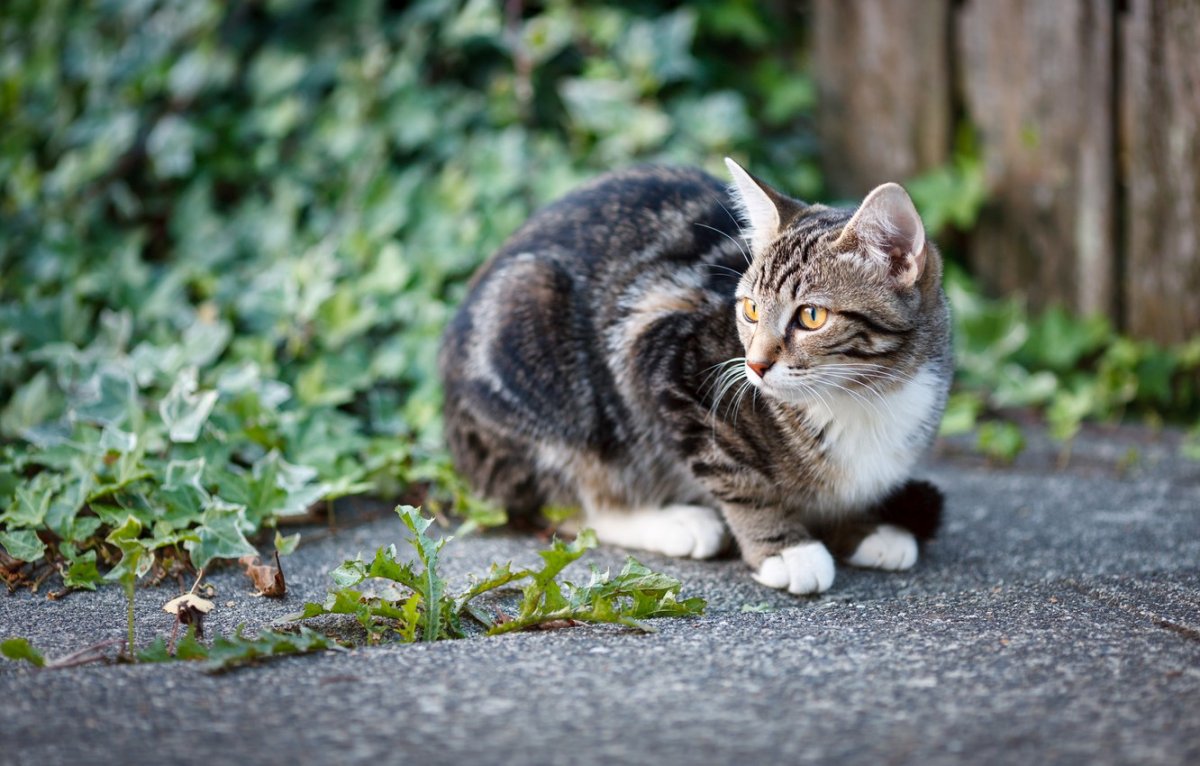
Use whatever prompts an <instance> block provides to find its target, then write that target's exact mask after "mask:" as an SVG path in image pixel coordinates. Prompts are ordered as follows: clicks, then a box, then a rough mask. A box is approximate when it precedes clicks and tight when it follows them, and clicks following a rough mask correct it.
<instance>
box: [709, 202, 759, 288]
mask: <svg viewBox="0 0 1200 766" xmlns="http://www.w3.org/2000/svg"><path fill="white" fill-rule="evenodd" d="M726 212H728V211H726ZM696 225H697V226H699V227H701V228H704V229H712V230H713V231H715V232H716V233H718V234H720V235H721V236H723V237H725V239H728V240H729V241H730V242H732V243H733V244H735V245H737V248H738V250H741V251H742V255H743V256H744V257H745V258H746V265H747V266H749V265H750V254H749V253H747V252H746V248H745V247H743V246H742V243H741V242H738V241H737V240H736V239H734V238H733V237H731V236H729V233H728V232H724V231H721V230H720V229H718V228H717V227H716V226H709V225H708V224H706V223H700V222H699V221H696ZM738 276H739V278H740V277H741V275H740V274H739V275H738Z"/></svg>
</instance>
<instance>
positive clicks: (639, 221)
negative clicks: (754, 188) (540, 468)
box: [439, 166, 745, 484]
mask: <svg viewBox="0 0 1200 766" xmlns="http://www.w3.org/2000/svg"><path fill="white" fill-rule="evenodd" d="M731 208H732V205H731V202H730V200H729V197H728V192H727V190H726V187H725V185H724V184H723V183H721V182H720V181H718V180H717V179H715V178H713V177H712V176H710V175H708V174H707V173H704V172H702V171H700V170H695V169H688V168H672V167H655V166H647V167H636V168H631V169H628V170H623V171H619V172H616V173H611V174H608V175H606V176H602V177H600V178H598V179H596V180H594V181H592V182H590V183H588V184H586V185H584V186H581V187H580V188H578V189H576V190H575V191H573V192H571V193H570V194H568V195H566V196H565V197H563V198H561V199H560V200H558V201H557V202H554V203H553V204H551V205H549V206H547V207H545V208H543V209H542V210H540V211H539V212H537V213H536V214H534V216H533V217H531V218H530V219H529V221H528V222H526V223H525V225H524V226H522V227H521V228H520V229H519V230H518V231H517V232H516V233H515V234H514V235H513V236H512V237H511V238H510V239H509V240H508V241H507V242H506V243H505V244H504V246H503V247H502V248H501V249H500V250H499V251H498V252H497V253H496V254H495V255H494V256H493V257H492V258H491V259H490V260H489V261H488V262H487V263H486V264H484V265H483V266H482V267H481V268H480V270H479V271H478V272H477V273H476V275H475V277H474V278H473V280H472V282H471V284H470V286H469V289H468V294H467V296H466V299H465V300H464V301H463V304H462V306H461V307H460V308H459V310H458V312H457V314H456V315H455V316H454V318H453V320H452V321H451V323H450V325H449V326H448V328H447V331H446V335H445V337H444V340H443V344H442V349H441V355H440V365H439V366H440V369H441V377H442V381H443V384H444V387H445V395H446V408H445V413H446V420H447V422H446V427H447V438H448V441H449V442H450V445H451V450H452V452H454V453H455V454H456V455H457V456H459V461H458V462H459V464H460V466H461V465H464V464H466V465H470V464H471V463H472V462H473V458H472V456H471V454H469V453H471V451H472V450H474V449H475V443H476V441H478V440H479V439H480V438H483V437H480V436H479V434H481V433H483V431H485V430H486V431H488V432H490V433H491V434H492V435H495V434H504V435H505V436H504V438H505V439H509V440H511V439H529V440H530V443H531V444H537V443H540V442H539V441H538V440H540V439H543V438H544V437H547V436H553V438H554V439H555V441H559V442H564V443H571V444H575V445H578V446H580V447H582V448H585V449H587V450H589V451H591V452H592V453H594V454H598V455H606V454H614V453H615V452H617V451H619V450H620V449H621V445H622V444H624V443H626V442H627V441H628V440H629V439H630V438H631V422H632V420H633V419H631V417H630V413H629V412H628V411H627V409H626V407H627V403H626V402H625V401H624V400H623V396H622V393H621V387H620V386H619V385H618V381H617V380H616V376H617V374H620V373H619V371H620V369H621V368H622V366H623V363H622V362H621V361H619V360H617V359H616V358H615V356H616V354H617V353H618V350H616V349H614V348H613V344H612V342H611V341H612V338H613V336H614V334H615V333H618V332H620V331H621V328H622V327H624V326H625V325H626V324H628V322H629V317H630V315H631V314H635V315H636V314H637V312H638V310H639V307H640V306H644V305H646V303H647V298H650V299H651V300H650V301H649V302H651V303H654V302H656V301H657V300H658V299H657V298H656V297H655V291H658V293H659V294H661V295H669V294H670V293H671V290H673V289H675V288H674V287H672V286H673V285H678V284H680V283H685V284H686V285H688V286H689V288H690V289H691V290H692V291H693V292H695V293H696V294H698V295H700V296H701V299H700V300H701V301H704V300H708V301H709V302H718V301H720V300H721V299H723V298H728V296H731V295H732V293H733V290H734V288H735V286H736V284H737V278H738V276H739V275H740V272H739V271H738V267H739V266H740V267H741V268H744V267H745V260H744V256H743V255H742V252H741V247H742V246H741V244H740V243H739V242H738V237H739V236H740V234H739V228H738V222H737V220H736V218H735V217H734V215H733V214H732V212H731ZM614 369H615V370H617V371H618V372H617V373H614ZM485 424H486V426H485ZM514 451H515V450H512V449H510V450H507V452H509V453H512V452H514ZM501 452H505V450H497V449H494V448H488V447H486V445H484V446H483V447H480V448H479V449H478V453H479V456H480V457H479V460H480V461H486V460H487V459H489V458H487V457H486V456H488V455H496V454H500V453H501ZM477 470H478V471H486V470H491V469H488V468H482V467H481V468H479V469H477ZM505 470H509V471H510V472H512V470H513V468H512V466H509V467H508V468H506V469H505ZM466 472H467V473H472V471H471V470H470V469H467V471H466ZM518 473H519V471H518ZM482 483H484V484H487V483H488V482H486V481H485V482H482Z"/></svg>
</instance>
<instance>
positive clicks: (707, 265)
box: [701, 263, 742, 280]
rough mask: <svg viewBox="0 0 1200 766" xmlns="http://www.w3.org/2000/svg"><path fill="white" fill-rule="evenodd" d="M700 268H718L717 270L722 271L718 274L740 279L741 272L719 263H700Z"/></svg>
mask: <svg viewBox="0 0 1200 766" xmlns="http://www.w3.org/2000/svg"><path fill="white" fill-rule="evenodd" d="M701 268H705V269H714V270H718V271H719V272H723V273H719V276H726V277H729V278H730V279H737V280H740V279H741V278H742V272H740V271H738V270H737V269H731V268H729V267H728V266H725V265H723V264H720V263H705V264H701Z"/></svg>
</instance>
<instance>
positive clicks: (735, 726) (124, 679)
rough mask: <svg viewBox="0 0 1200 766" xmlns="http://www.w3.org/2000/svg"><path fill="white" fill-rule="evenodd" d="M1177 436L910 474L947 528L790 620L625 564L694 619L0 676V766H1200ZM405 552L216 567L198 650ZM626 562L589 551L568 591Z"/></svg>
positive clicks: (954, 450)
mask: <svg viewBox="0 0 1200 766" xmlns="http://www.w3.org/2000/svg"><path fill="white" fill-rule="evenodd" d="M1178 440H1179V435H1178V434H1173V433H1170V432H1167V433H1165V434H1158V435H1156V434H1153V433H1150V432H1145V431H1120V432H1112V431H1101V430H1092V431H1089V432H1087V433H1085V434H1084V436H1083V437H1081V438H1080V439H1079V440H1078V442H1077V444H1076V446H1075V448H1074V450H1073V453H1072V456H1071V460H1070V462H1069V463H1068V464H1067V465H1066V467H1065V468H1064V467H1063V466H1062V463H1061V460H1060V457H1061V456H1060V455H1059V454H1058V452H1057V447H1056V446H1055V445H1053V444H1051V443H1050V442H1049V441H1048V440H1047V439H1045V438H1044V437H1041V436H1039V435H1038V434H1036V433H1035V434H1033V435H1032V436H1031V447H1030V449H1028V450H1027V451H1026V453H1024V454H1023V455H1022V456H1021V457H1020V458H1019V459H1018V461H1017V463H1016V464H1015V465H1013V466H1010V467H1005V468H996V467H992V466H989V465H987V464H986V463H985V462H984V461H982V460H981V459H980V458H978V457H975V456H972V455H970V454H969V453H968V452H967V451H966V450H965V449H964V448H963V445H962V443H958V442H946V443H942V444H941V445H940V447H939V449H938V452H937V454H936V455H935V456H934V457H933V458H931V460H930V461H929V462H928V463H927V464H926V466H925V468H924V469H923V474H924V475H926V476H928V477H930V478H932V479H933V480H934V481H935V482H936V483H938V484H939V485H940V486H941V487H942V488H943V489H944V491H945V492H946V494H947V501H948V502H947V512H946V520H945V524H944V526H943V529H942V533H941V535H940V537H939V538H938V539H937V540H935V541H934V542H933V543H931V544H929V545H928V546H927V547H926V548H925V549H924V551H923V553H922V560H921V561H920V562H919V563H918V565H917V567H916V568H915V569H913V570H912V571H909V572H905V573H900V574H890V573H881V572H873V571H860V570H854V569H849V568H845V567H843V568H840V569H839V571H838V578H837V581H836V582H835V583H834V586H833V588H832V590H830V591H829V592H828V593H826V594H824V595H822V596H820V597H815V598H797V597H792V596H788V595H787V594H785V593H779V592H776V591H772V590H769V589H766V588H763V587H761V586H759V585H757V584H756V583H754V582H753V581H752V580H751V579H750V577H749V571H748V570H747V569H746V568H745V567H744V565H743V564H741V562H740V561H737V560H733V559H728V560H720V561H707V562H694V561H678V560H672V559H666V558H661V557H657V556H650V555H644V556H639V558H640V559H641V560H642V561H643V562H644V563H646V564H647V565H649V566H651V567H653V568H655V569H659V570H662V571H665V572H668V573H670V574H672V575H674V576H676V577H679V578H680V579H681V580H682V581H683V582H684V584H685V585H684V591H683V595H686V596H702V597H704V598H705V599H707V600H708V603H709V606H708V610H707V613H706V615H705V616H704V617H700V618H696V619H678V620H658V621H655V627H656V628H657V632H655V633H651V634H639V633H634V632H630V631H627V630H623V629H617V628H612V627H604V626H601V627H591V626H578V627H571V628H564V629H560V630H552V631H538V632H529V633H521V634H513V635H508V636H504V637H500V638H483V637H480V638H472V639H465V640H460V641H445V642H440V643H437V644H413V645H395V644H393V645H384V646H379V647H371V648H362V649H355V650H352V651H349V652H340V653H324V654H319V655H313V656H306V657H295V658H288V659H283V660H278V661H274V662H271V663H267V664H264V665H261V666H254V667H249V668H245V669H242V670H238V671H235V672H232V673H227V674H222V675H208V674H205V673H204V672H202V671H201V670H200V669H199V668H198V667H197V666H196V664H194V663H171V664H165V665H88V666H81V667H74V668H66V669H55V670H36V669H34V668H32V667H31V666H28V665H25V664H23V663H21V664H18V663H11V662H0V704H2V705H3V712H0V764H38V765H39V766H43V765H45V764H58V763H77V762H87V763H95V764H101V763H120V764H141V763H147V764H149V763H154V764H161V763H183V764H191V763H196V764H224V763H237V764H259V763H262V764H268V763H270V764H278V763H301V764H304V763H338V764H343V763H345V764H357V763H372V764H375V763H381V764H391V763H404V764H406V763H413V764H436V763H447V764H469V763H483V764H492V763H496V764H500V763H504V764H507V763H519V764H525V763H528V764H542V763H546V764H551V763H553V764H559V763H571V764H589V763H606V764H622V763H656V764H676V763H679V764H693V763H744V764H749V763H766V762H772V763H774V762H786V763H889V764H891V763H896V764H908V763H912V764H917V763H920V764H942V763H946V764H954V763H970V764H992V763H996V764H1006V763H1022V764H1024V763H1055V764H1059V763H1061V764H1072V763H1079V764H1109V763H1112V764H1117V763H1130V764H1135V763H1136V764H1197V763H1200V463H1197V462H1192V461H1189V460H1186V459H1184V458H1182V457H1179V456H1178V452H1177V449H1176V447H1177V444H1178ZM402 537H403V529H402V527H401V525H400V523H399V521H398V520H397V519H396V518H395V516H394V515H392V514H390V513H385V514H381V515H377V516H376V517H374V518H367V519H363V518H359V519H358V521H357V522H356V523H355V524H354V525H353V526H349V527H347V528H344V529H341V530H339V531H338V533H337V534H334V535H322V534H320V533H316V532H314V533H311V534H308V535H307V537H306V539H307V540H308V542H306V543H305V544H303V545H302V546H301V547H300V549H299V550H298V551H297V552H296V553H295V554H293V555H292V556H290V557H288V558H287V559H285V560H284V567H285V571H286V574H287V578H288V586H289V593H288V596H287V598H286V599H284V600H283V601H274V600H269V599H264V598H261V597H257V596H255V595H253V593H252V588H251V587H250V583H249V580H247V579H246V578H245V576H244V575H242V574H241V573H240V572H239V571H237V570H236V569H233V568H228V569H225V570H222V571H218V572H215V573H213V574H212V575H211V576H210V577H209V578H208V581H209V582H211V583H212V584H213V585H214V586H215V587H216V590H217V594H216V596H215V598H214V600H215V601H216V603H217V609H216V610H215V611H214V612H213V614H212V615H210V617H209V619H208V621H207V623H206V627H207V629H208V631H209V632H210V634H211V633H218V632H231V631H232V630H234V629H235V628H236V627H237V626H238V625H239V624H244V625H246V626H247V628H248V629H251V630H254V629H257V628H259V627H263V626H266V625H269V624H271V623H272V622H273V621H274V620H277V619H278V618H280V617H282V616H283V615H285V614H288V613H291V612H295V611H297V610H298V609H299V608H300V607H301V605H302V604H303V602H304V601H306V600H320V599H321V598H322V597H323V596H324V593H325V591H326V589H327V588H328V587H329V586H330V581H329V579H328V575H327V573H328V570H329V569H330V568H332V567H333V566H335V565H336V564H338V563H340V562H341V561H342V560H343V559H344V558H347V557H352V556H353V555H354V554H356V553H357V552H360V551H362V552H364V553H365V554H367V555H370V554H372V553H373V551H374V550H375V548H376V547H377V546H379V545H382V544H386V543H390V542H398V541H399V540H400V539H401V538H402ZM542 545H543V542H542V541H540V540H538V539H536V538H535V537H533V536H528V535H519V534H514V533H511V532H501V533H488V534H483V535H474V536H467V537H463V538H460V539H458V540H455V541H453V542H451V543H450V544H449V545H448V546H447V547H446V548H445V549H444V559H445V563H444V571H445V573H446V574H447V575H449V576H450V577H451V578H462V577H465V575H466V574H467V573H469V572H481V571H483V570H484V569H486V567H487V565H489V564H490V563H492V562H498V561H507V560H513V561H514V562H516V563H518V564H520V563H533V562H534V561H535V560H536V552H537V550H539V548H540V547H541V546H542ZM625 555H626V552H624V551H620V550H618V549H613V548H603V547H602V548H600V549H598V550H596V551H593V552H591V553H589V555H588V556H587V557H586V558H585V559H584V560H583V561H581V562H579V563H577V564H575V565H574V567H576V568H578V569H568V570H567V575H568V579H570V575H571V574H572V572H574V573H575V574H576V575H578V576H580V577H582V576H584V574H585V564H584V562H588V561H590V562H593V563H595V564H597V565H599V566H601V567H606V566H607V567H613V568H616V567H619V566H620V564H621V563H622V561H623V560H624V557H625ZM460 581H461V580H460ZM177 592H178V586H177V585H176V584H174V583H171V584H167V585H163V586H161V587H159V588H154V589H141V590H139V592H138V594H137V599H136V608H137V614H138V625H139V630H140V633H139V641H140V642H148V641H149V640H150V639H151V638H152V636H153V635H154V634H155V633H156V632H161V633H168V632H169V631H170V626H171V621H172V619H173V618H172V617H171V616H170V615H167V614H165V613H163V612H162V611H161V605H162V604H163V603H164V602H165V601H167V600H168V599H169V598H171V597H172V596H174V595H175V594H176V593H177ZM748 606H750V607H755V608H758V609H766V610H770V611H755V612H747V611H743V610H744V608H746V607H748ZM124 630H125V601H124V595H123V593H122V591H121V590H120V589H119V588H116V587H109V588H103V589H101V590H100V591H98V592H96V593H77V594H73V595H71V596H69V597H67V598H65V599H63V600H61V601H47V600H46V599H45V597H44V593H43V594H39V595H36V596H34V595H30V594H27V593H18V594H16V595H12V596H3V595H0V636H11V635H21V636H25V637H27V638H29V639H30V640H31V641H32V642H33V643H34V644H36V645H37V646H39V647H41V648H42V649H44V650H45V652H46V653H47V654H48V655H50V656H61V655H64V654H66V653H68V652H71V651H74V650H76V649H79V648H80V647H83V646H87V645H90V644H94V643H96V642H99V641H102V640H106V639H110V638H117V637H120V636H122V635H124Z"/></svg>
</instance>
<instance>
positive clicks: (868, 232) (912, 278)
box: [834, 183, 925, 287]
mask: <svg viewBox="0 0 1200 766" xmlns="http://www.w3.org/2000/svg"><path fill="white" fill-rule="evenodd" d="M839 244H840V245H842V246H844V247H845V248H846V249H850V248H853V249H855V250H856V251H858V253H860V254H861V255H864V256H866V257H867V258H869V259H870V260H871V261H873V262H875V263H877V264H878V265H880V266H884V267H886V268H887V271H888V275H889V276H890V277H891V278H892V279H893V280H894V281H895V283H896V284H897V285H898V286H900V287H909V286H910V285H912V284H913V283H914V282H916V281H917V280H918V279H919V278H920V277H921V273H922V272H923V271H924V270H925V226H924V224H922V223H921V215H920V214H919V213H918V212H917V208H916V206H914V205H913V201H912V198H910V197H909V196H908V192H906V191H904V187H902V186H900V184H894V183H886V184H883V185H882V186H877V187H875V190H874V191H872V192H871V193H870V194H868V195H867V198H866V199H865V200H863V203H862V205H860V206H859V208H858V210H857V211H855V213H854V216H853V217H852V218H851V219H850V223H848V224H846V228H844V229H842V233H841V235H840V236H839V237H838V239H837V241H836V242H835V243H834V249H838V246H839Z"/></svg>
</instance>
